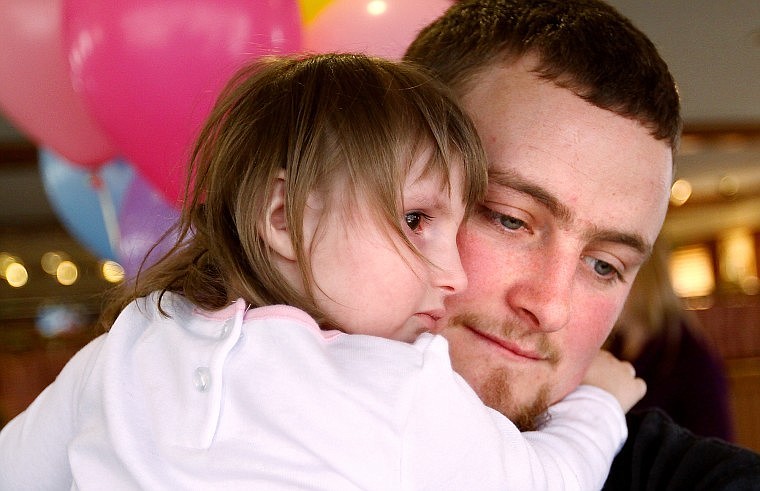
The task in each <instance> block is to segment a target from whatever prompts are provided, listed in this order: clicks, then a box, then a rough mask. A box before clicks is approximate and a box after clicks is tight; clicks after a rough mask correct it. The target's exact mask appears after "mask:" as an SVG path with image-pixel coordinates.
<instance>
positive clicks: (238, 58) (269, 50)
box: [63, 0, 301, 203]
mask: <svg viewBox="0 0 760 491" xmlns="http://www.w3.org/2000/svg"><path fill="white" fill-rule="evenodd" d="M63 18H64V45H65V49H66V52H67V53H68V59H69V62H70V65H71V74H72V75H71V76H72V81H73V82H74V85H75V88H76V89H77V90H79V91H80V92H81V93H82V95H83V98H84V100H85V102H86V104H87V106H88V108H89V109H90V111H91V113H92V114H93V116H94V117H95V119H96V120H97V121H98V122H99V123H100V124H101V126H102V127H103V128H104V129H105V131H106V133H107V134H108V135H109V137H111V139H112V141H113V142H114V143H115V144H116V146H117V147H118V148H119V149H120V150H121V152H122V154H123V155H125V156H126V157H127V158H128V160H130V161H131V162H132V163H133V164H134V165H135V166H136V167H137V168H139V169H140V171H141V174H142V175H143V176H144V177H145V178H146V179H147V180H148V181H149V182H151V183H152V184H153V185H154V186H155V187H156V188H157V189H158V191H159V192H161V193H162V194H163V195H164V196H165V197H166V198H167V200H168V201H169V202H170V203H176V202H177V200H178V198H179V197H180V195H181V190H182V189H183V186H184V180H185V176H184V171H185V168H186V161H187V158H188V155H189V151H190V147H191V146H192V142H193V139H194V138H195V136H196V134H197V132H198V130H199V129H200V126H201V125H202V123H203V120H204V119H205V118H206V117H207V115H208V113H209V111H210V109H211V107H212V105H213V103H214V101H215V99H216V97H217V96H218V94H219V91H220V90H221V88H222V86H223V85H224V83H225V82H226V81H227V79H228V78H229V77H230V76H231V74H232V73H233V72H234V71H235V70H236V69H237V68H239V67H240V65H242V64H243V63H244V62H245V61H246V60H250V59H254V58H257V57H259V56H261V55H265V54H274V53H290V52H297V51H299V50H300V47H301V20H300V14H299V9H298V4H297V2H296V1H295V0H259V1H255V0H183V1H177V0H119V1H109V2H93V1H92V0H64V9H63Z"/></svg>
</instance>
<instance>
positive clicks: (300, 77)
mask: <svg viewBox="0 0 760 491" xmlns="http://www.w3.org/2000/svg"><path fill="white" fill-rule="evenodd" d="M421 156H425V158H426V166H425V170H424V173H433V174H434V175H436V176H440V177H441V178H442V182H443V186H444V187H445V188H448V186H449V181H448V176H449V169H450V166H452V165H457V166H460V168H461V172H462V179H463V189H462V196H463V201H464V203H465V206H466V207H467V209H468V210H469V209H470V208H471V207H472V206H473V204H474V203H476V202H477V201H479V200H481V199H482V197H483V195H484V193H485V186H486V175H487V170H486V162H485V157H484V153H483V150H482V148H481V147H480V143H479V140H478V137H477V134H476V132H475V129H474V127H473V125H472V123H471V122H470V120H469V119H468V118H467V117H466V116H465V115H464V114H463V113H462V111H461V110H460V109H459V108H458V106H457V105H456V104H455V103H454V102H453V98H452V97H451V96H450V95H449V93H448V91H447V89H446V88H445V87H444V86H443V85H441V84H440V83H438V82H436V81H435V80H434V79H433V78H432V77H430V76H428V75H427V74H425V73H424V72H423V71H422V70H421V69H419V68H416V67H414V66H412V65H410V64H408V63H396V62H392V61H387V60H382V59H377V58H370V57H367V56H363V55H357V54H325V55H315V56H310V57H305V58H296V57H278V58H275V57H267V58H263V59H260V60H258V61H256V62H254V63H253V64H251V65H249V66H247V67H245V68H243V69H242V70H240V71H239V72H238V73H237V74H236V75H235V76H234V77H233V78H232V80H230V82H229V83H228V85H227V87H226V88H225V90H224V91H223V92H222V94H221V96H220V98H219V100H218V101H217V104H216V105H215V107H214V109H213V110H212V112H211V114H210V116H209V118H208V120H207V122H206V124H205V126H204V127H203V129H202V131H201V133H200V136H199V138H198V140H197V142H196V144H195V147H194V149H193V152H192V157H191V160H190V165H189V172H188V181H187V182H188V185H187V192H186V197H185V206H184V207H183V210H182V215H181V217H180V219H179V221H178V223H177V224H176V226H175V230H176V233H177V234H178V238H177V241H176V243H175V245H174V246H173V247H172V248H171V250H170V251H169V252H168V253H167V254H166V255H165V256H164V257H163V258H162V259H160V260H159V261H158V262H157V263H156V264H155V265H153V266H152V267H150V268H148V269H147V270H145V271H144V272H141V273H140V274H139V275H138V277H137V279H136V281H135V282H133V283H131V284H124V285H122V286H121V287H120V288H119V289H118V290H117V291H116V293H115V295H114V296H113V298H112V299H111V301H110V303H108V304H107V305H106V307H105V309H104V313H103V317H102V322H103V324H104V326H105V327H106V328H108V327H109V326H110V325H111V324H112V323H113V321H114V320H115V318H116V316H117V315H118V313H119V312H120V311H121V310H122V309H123V308H124V307H125V306H126V305H127V304H128V303H129V302H131V301H132V300H134V299H135V298H138V297H142V296H145V295H147V294H149V293H150V292H152V291H160V292H162V293H164V292H166V291H171V292H176V293H179V294H181V295H184V296H185V297H186V298H188V299H189V300H190V301H192V302H193V303H194V304H196V305H197V306H199V307H201V308H203V309H206V310H216V309H220V308H222V307H224V306H226V305H227V304H228V303H229V302H231V301H233V300H235V299H236V298H243V299H245V300H246V302H248V303H249V304H251V305H252V306H263V305H272V304H289V305H294V306H296V307H300V308H302V309H304V310H306V311H307V312H309V313H310V314H312V315H313V316H315V318H317V321H322V320H324V319H323V316H322V315H321V314H320V312H319V309H318V308H317V307H316V305H315V304H314V301H313V298H312V297H311V296H310V295H303V294H300V293H299V292H298V291H297V290H296V289H294V288H293V287H292V286H291V285H289V284H288V282H287V281H285V278H284V277H283V275H282V274H280V272H279V271H278V270H277V268H276V267H274V266H273V264H272V261H271V257H270V250H269V248H268V247H267V245H266V243H265V242H264V240H263V237H262V236H261V232H260V230H259V228H258V224H259V223H261V222H262V220H263V219H264V214H265V213H266V209H267V202H268V200H269V198H270V196H271V193H272V190H273V185H274V183H275V181H276V179H277V176H278V174H280V173H281V172H282V171H284V173H285V213H286V219H287V222H288V224H289V229H290V234H291V240H292V243H293V245H294V249H295V251H297V260H298V264H299V267H300V269H301V271H302V277H303V281H304V285H306V288H305V289H306V291H307V292H310V291H313V290H312V287H313V285H314V282H313V279H312V278H311V274H310V271H311V269H310V267H309V257H308V251H307V250H305V248H304V244H303V241H304V238H303V233H302V232H303V231H302V224H303V212H304V207H305V206H306V200H307V197H308V196H309V194H310V193H312V192H314V191H320V192H328V191H332V192H339V189H337V188H338V186H334V183H336V182H340V183H341V187H340V190H342V191H343V192H344V193H345V194H344V197H345V198H344V202H347V203H350V202H351V200H353V202H356V199H358V197H361V199H362V200H365V201H366V202H367V204H368V205H369V208H370V209H372V210H374V211H375V213H376V215H377V216H376V217H375V218H376V219H378V223H386V224H388V226H389V230H390V231H391V232H392V233H395V234H397V235H398V236H399V237H401V239H402V240H403V241H405V243H406V244H407V246H408V247H410V248H412V249H413V246H412V245H411V243H409V241H408V239H407V238H406V235H405V234H404V232H403V230H402V228H401V225H400V219H401V215H402V210H401V204H402V195H401V189H402V187H403V184H404V180H405V177H406V174H407V173H408V172H409V170H410V167H411V165H412V164H413V163H414V162H415V160H416V159H417V158H420V157H421ZM344 184H345V187H343V185H344ZM331 186H332V187H331ZM413 250H414V249H413Z"/></svg>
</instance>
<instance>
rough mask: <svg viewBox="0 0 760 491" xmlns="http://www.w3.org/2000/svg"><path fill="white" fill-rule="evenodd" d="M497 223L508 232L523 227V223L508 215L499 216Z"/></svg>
mask: <svg viewBox="0 0 760 491" xmlns="http://www.w3.org/2000/svg"><path fill="white" fill-rule="evenodd" d="M499 223H501V225H502V226H503V227H504V228H507V229H509V230H519V229H521V228H523V227H525V222H524V221H522V220H520V219H518V218H515V217H511V216H509V215H501V216H500V217H499Z"/></svg>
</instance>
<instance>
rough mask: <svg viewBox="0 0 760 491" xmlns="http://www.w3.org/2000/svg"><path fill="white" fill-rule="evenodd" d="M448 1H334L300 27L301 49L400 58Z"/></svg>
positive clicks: (439, 13) (444, 8)
mask: <svg viewBox="0 0 760 491" xmlns="http://www.w3.org/2000/svg"><path fill="white" fill-rule="evenodd" d="M451 4H452V0H385V1H368V0H334V1H333V2H331V3H329V4H328V5H327V6H325V7H324V8H323V9H322V11H320V12H319V14H317V16H316V17H315V18H314V20H313V21H311V22H310V23H308V24H307V25H306V26H305V27H304V49H305V50H306V51H310V52H316V53H327V52H332V51H350V52H361V53H366V54H369V55H374V56H382V57H385V58H391V59H401V57H402V56H403V54H404V51H405V50H406V48H407V46H409V43H411V42H412V40H413V39H414V37H415V36H416V35H417V32H418V31H419V30H420V29H421V28H423V27H425V26H426V25H427V24H429V23H430V22H431V21H432V20H433V19H436V18H437V17H438V16H440V15H441V14H442V13H443V12H444V11H445V10H446V9H447V8H449V7H450V6H451Z"/></svg>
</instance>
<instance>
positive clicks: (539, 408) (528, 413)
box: [447, 313, 560, 431]
mask: <svg viewBox="0 0 760 491" xmlns="http://www.w3.org/2000/svg"><path fill="white" fill-rule="evenodd" d="M487 322H488V321H487V320H485V319H483V318H482V317H480V316H477V315H474V314H471V313H465V314H460V315H456V316H454V317H453V318H451V319H450V320H449V322H448V325H447V329H463V328H464V327H463V326H481V327H483V326H486V325H487ZM489 331H490V332H500V333H503V334H504V335H505V336H506V337H507V338H513V339H514V338H515V337H517V336H516V335H515V334H514V333H515V332H517V329H516V328H515V327H514V326H512V325H511V324H510V323H509V322H503V323H501V324H500V325H498V326H491V328H490V329H489ZM538 345H539V346H538V348H539V349H540V351H541V352H542V353H543V354H544V355H545V356H546V361H547V362H548V363H549V364H551V365H552V366H555V367H556V365H557V364H558V363H559V358H560V356H559V352H558V351H557V350H555V349H554V347H553V346H552V345H551V343H550V342H549V341H548V340H547V339H546V338H542V339H540V340H539V342H538ZM452 364H453V365H454V369H455V370H456V369H457V366H456V365H457V363H456V360H455V359H452ZM457 371H459V370H457ZM465 372H466V370H465V371H462V372H460V373H465ZM468 383H470V384H472V383H473V381H471V380H468ZM473 389H474V390H475V392H476V393H477V394H478V396H479V397H480V399H481V400H482V401H483V403H484V404H485V405H486V406H488V407H490V408H493V409H495V410H497V411H498V412H500V413H502V414H503V415H504V416H506V417H507V418H508V419H509V420H510V421H512V422H513V423H514V424H515V426H517V428H518V429H519V430H520V431H535V430H537V429H539V428H540V427H541V426H542V425H543V423H544V422H545V421H546V417H547V412H546V411H547V409H548V408H549V401H550V392H551V391H550V386H549V384H548V383H543V384H541V386H540V387H538V388H537V389H535V388H533V389H532V390H534V391H535V395H534V396H533V397H532V398H531V399H530V400H528V401H523V402H520V401H521V399H520V398H519V397H516V395H517V396H519V395H520V394H516V392H515V391H516V390H519V389H518V388H517V384H516V383H515V381H513V380H512V377H511V375H510V370H509V369H508V368H506V367H499V368H493V369H491V371H490V372H489V373H487V374H486V375H485V377H484V378H482V379H480V380H479V381H478V386H477V387H475V386H473Z"/></svg>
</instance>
